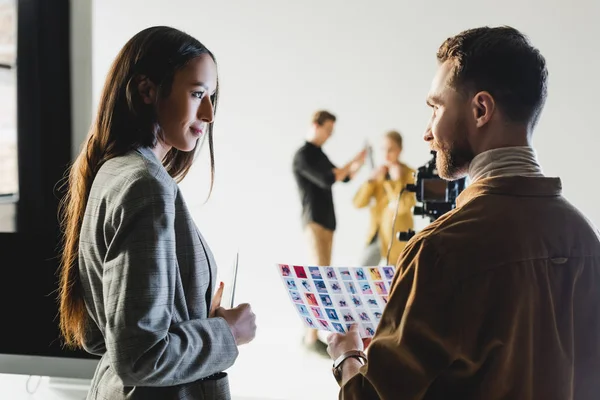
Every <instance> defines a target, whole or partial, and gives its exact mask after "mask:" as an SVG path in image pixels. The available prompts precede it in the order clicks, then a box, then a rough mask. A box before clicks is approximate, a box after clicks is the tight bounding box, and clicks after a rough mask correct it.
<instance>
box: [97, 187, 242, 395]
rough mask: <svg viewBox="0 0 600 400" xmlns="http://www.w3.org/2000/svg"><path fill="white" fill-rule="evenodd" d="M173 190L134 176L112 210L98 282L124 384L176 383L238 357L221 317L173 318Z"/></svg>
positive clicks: (111, 349) (108, 343) (211, 371)
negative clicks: (100, 284) (108, 235)
mask: <svg viewBox="0 0 600 400" xmlns="http://www.w3.org/2000/svg"><path fill="white" fill-rule="evenodd" d="M175 190H176V188H175V187H174V186H170V185H168V184H165V183H162V182H160V181H159V180H157V179H156V178H155V177H151V176H142V177H139V178H138V179H135V180H134V181H133V182H132V183H131V185H130V186H129V187H127V188H126V189H125V190H124V191H123V193H122V194H121V197H120V202H119V203H118V204H117V206H116V207H115V208H114V209H113V210H110V212H109V215H110V218H111V219H110V220H108V221H107V222H106V225H110V230H111V231H113V236H112V238H110V241H109V243H108V244H107V246H108V252H107V255H106V259H105V264H104V274H103V279H102V284H103V292H104V303H105V312H106V321H107V322H106V327H105V332H106V348H107V350H108V355H109V357H110V360H111V363H112V365H113V367H114V369H115V372H116V373H117V374H118V376H119V378H120V379H122V380H123V383H124V385H125V386H173V385H178V384H182V383H187V382H192V381H195V380H198V379H200V378H203V377H206V376H209V375H211V374H214V373H216V372H221V371H223V370H225V369H227V368H229V367H230V366H231V365H233V362H234V361H235V359H236V358H237V355H238V349H237V346H236V343H235V339H234V337H233V334H232V332H231V330H230V328H229V326H228V324H227V322H226V321H225V320H224V319H222V318H207V319H194V320H190V321H183V322H176V323H174V320H177V318H178V317H176V316H175V317H174V316H173V315H172V310H173V302H174V293H175V289H176V285H177V274H178V272H177V258H176V253H175V241H176V238H175V227H174V217H175V206H174V204H175Z"/></svg>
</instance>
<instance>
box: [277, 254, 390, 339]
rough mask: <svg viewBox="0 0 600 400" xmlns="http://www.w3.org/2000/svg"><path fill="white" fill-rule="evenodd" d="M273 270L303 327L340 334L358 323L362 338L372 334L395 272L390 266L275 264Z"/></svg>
mask: <svg viewBox="0 0 600 400" xmlns="http://www.w3.org/2000/svg"><path fill="white" fill-rule="evenodd" d="M277 269H278V270H279V275H280V276H281V277H282V278H283V283H284V285H285V288H286V290H287V291H288V293H289V295H290V298H291V300H292V303H293V304H294V308H295V309H296V312H297V313H298V315H300V317H301V318H302V321H304V323H305V324H306V326H308V327H309V328H314V329H320V330H327V331H330V332H339V333H344V332H347V330H348V329H349V328H350V326H352V324H358V326H359V331H360V334H361V336H362V337H372V336H373V335H374V334H375V329H376V328H377V325H378V324H379V321H380V319H381V315H382V312H383V308H384V307H385V305H386V304H387V301H388V294H389V291H390V286H391V282H392V278H393V277H394V272H395V268H394V267H393V266H384V267H313V266H301V265H291V264H277Z"/></svg>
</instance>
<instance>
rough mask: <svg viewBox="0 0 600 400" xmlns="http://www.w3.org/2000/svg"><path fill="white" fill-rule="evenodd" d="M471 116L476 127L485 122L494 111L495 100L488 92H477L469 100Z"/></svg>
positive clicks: (490, 117)
mask: <svg viewBox="0 0 600 400" xmlns="http://www.w3.org/2000/svg"><path fill="white" fill-rule="evenodd" d="M471 108H472V110H473V118H474V119H475V123H476V125H477V127H478V128H481V127H482V126H484V125H485V124H487V123H488V122H489V121H490V120H491V119H492V115H494V112H496V102H495V101H494V98H493V97H492V95H491V94H490V93H489V92H479V93H477V94H476V95H475V96H474V97H473V100H472V101H471Z"/></svg>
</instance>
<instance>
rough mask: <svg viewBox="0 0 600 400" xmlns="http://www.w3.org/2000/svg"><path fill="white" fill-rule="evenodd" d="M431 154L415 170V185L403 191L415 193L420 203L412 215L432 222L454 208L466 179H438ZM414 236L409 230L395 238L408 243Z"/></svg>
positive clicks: (433, 152)
mask: <svg viewBox="0 0 600 400" xmlns="http://www.w3.org/2000/svg"><path fill="white" fill-rule="evenodd" d="M431 154H432V155H433V157H432V158H431V160H429V161H428V162H427V163H426V164H425V165H423V166H422V167H420V168H419V169H418V170H417V172H416V174H415V184H414V185H407V186H406V188H405V189H404V190H405V191H408V192H414V193H416V196H417V201H418V202H419V203H421V205H419V206H415V207H414V208H413V214H414V215H420V216H422V217H428V218H429V220H430V222H433V221H435V220H436V219H438V218H439V217H441V216H442V215H443V214H445V213H447V212H448V211H450V210H452V209H454V208H455V207H456V198H457V197H458V195H459V194H460V193H461V192H462V191H463V190H464V188H465V182H466V178H461V179H457V180H455V181H446V180H444V179H442V178H440V176H439V175H438V174H437V168H436V165H435V151H432V152H431ZM414 235H415V231H413V230H410V229H409V230H408V231H407V232H398V234H397V238H398V240H400V241H408V240H409V239H410V238H411V237H413V236H414Z"/></svg>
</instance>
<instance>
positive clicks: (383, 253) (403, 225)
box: [354, 131, 416, 266]
mask: <svg viewBox="0 0 600 400" xmlns="http://www.w3.org/2000/svg"><path fill="white" fill-rule="evenodd" d="M400 153H402V136H401V135H400V133H398V132H396V131H390V132H388V133H386V134H385V136H384V140H383V154H384V156H385V163H384V165H382V166H380V167H379V168H376V169H375V170H374V171H373V174H372V175H371V177H370V179H369V180H368V181H367V182H365V183H364V184H363V185H362V186H361V187H360V189H359V190H358V192H357V193H356V196H354V206H355V207H357V208H363V207H367V206H370V211H371V222H370V224H369V231H368V235H367V248H366V249H365V253H364V255H363V259H362V261H361V265H363V266H368V265H378V264H379V263H380V261H381V259H382V258H383V259H384V260H385V259H386V257H387V254H388V246H389V243H390V240H392V248H391V249H390V255H389V261H388V264H390V265H396V261H397V260H398V257H399V256H400V253H401V252H402V249H404V246H405V245H406V242H401V241H399V240H398V239H397V238H396V234H397V233H398V232H403V231H407V230H408V229H413V228H414V220H413V212H412V208H413V206H414V205H415V203H416V198H415V194H414V193H412V192H404V193H402V196H401V198H400V201H398V194H399V193H400V190H402V189H403V188H404V187H406V185H407V184H413V183H414V182H415V179H414V173H415V170H413V169H412V168H410V167H408V166H407V165H406V164H404V163H402V162H400ZM396 208H397V209H398V215H397V216H396V223H395V227H394V229H393V231H394V232H393V234H394V237H393V238H392V223H393V220H394V213H395V212H396Z"/></svg>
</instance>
